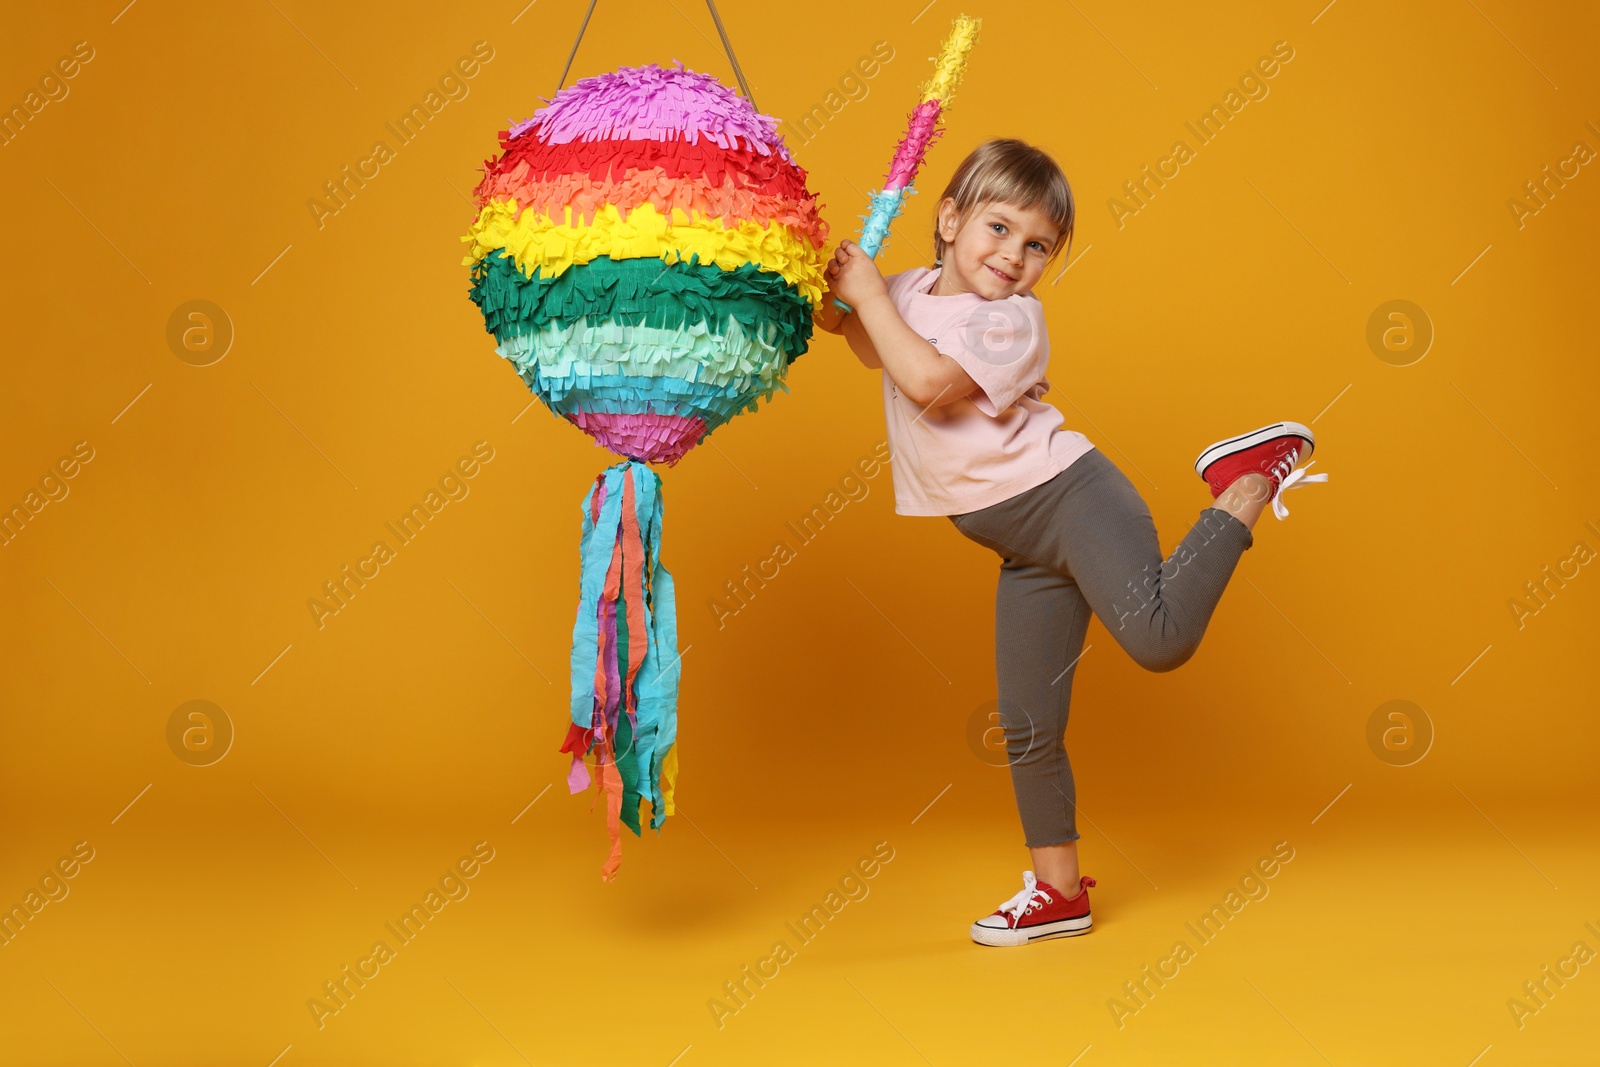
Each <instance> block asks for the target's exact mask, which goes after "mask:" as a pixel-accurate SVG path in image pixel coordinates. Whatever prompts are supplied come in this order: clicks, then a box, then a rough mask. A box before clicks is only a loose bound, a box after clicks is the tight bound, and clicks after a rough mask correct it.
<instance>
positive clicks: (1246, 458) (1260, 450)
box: [1194, 422, 1328, 519]
mask: <svg viewBox="0 0 1600 1067" xmlns="http://www.w3.org/2000/svg"><path fill="white" fill-rule="evenodd" d="M1315 447H1316V439H1315V438H1314V437H1312V436H1311V427H1309V426H1302V425H1301V424H1300V423H1298V422H1275V423H1273V424H1272V425H1271V426H1263V427H1262V428H1261V429H1259V430H1254V431H1252V432H1250V433H1247V434H1244V435H1243V436H1240V437H1230V438H1228V439H1227V440H1225V441H1218V442H1217V443H1216V444H1214V445H1212V446H1211V447H1210V448H1207V449H1206V450H1205V451H1204V452H1202V453H1200V458H1199V459H1197V460H1195V461H1194V469H1195V472H1196V473H1197V474H1199V475H1200V477H1202V478H1204V479H1205V480H1206V484H1208V485H1209V486H1210V487H1211V495H1212V496H1213V497H1217V496H1221V495H1222V492H1223V490H1225V489H1227V488H1228V486H1230V485H1232V484H1233V483H1234V482H1235V481H1237V480H1238V479H1240V478H1241V477H1243V476H1244V475H1246V474H1263V475H1266V477H1267V478H1268V479H1270V480H1271V482H1272V513H1273V514H1274V515H1276V516H1277V517H1278V518H1279V519H1283V518H1286V517H1287V516H1288V514H1289V509H1288V508H1286V507H1284V506H1283V503H1282V501H1280V500H1279V499H1278V498H1279V497H1280V496H1282V495H1283V493H1284V492H1285V491H1286V490H1289V489H1295V488H1298V487H1300V486H1302V485H1304V484H1306V483H1307V482H1325V481H1327V480H1328V476H1327V475H1326V474H1307V473H1306V471H1307V470H1309V469H1310V468H1311V466H1312V464H1310V463H1307V464H1306V465H1305V467H1303V468H1301V469H1300V470H1295V464H1296V463H1299V462H1300V461H1301V460H1302V459H1305V458H1307V457H1308V456H1310V455H1311V450H1312V449H1313V448H1315Z"/></svg>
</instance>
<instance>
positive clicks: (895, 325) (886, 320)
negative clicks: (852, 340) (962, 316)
mask: <svg viewBox="0 0 1600 1067" xmlns="http://www.w3.org/2000/svg"><path fill="white" fill-rule="evenodd" d="M854 314H855V315H856V316H857V317H858V319H859V322H858V325H859V326H861V327H862V328H863V329H865V330H866V332H867V336H868V337H870V338H871V339H872V344H873V347H874V348H876V349H877V351H878V359H879V360H880V361H881V363H882V365H883V370H884V373H885V374H887V375H888V376H889V380H890V381H892V382H894V384H895V385H897V386H899V387H900V392H901V393H902V394H904V396H905V397H906V399H907V400H910V401H911V402H912V403H914V404H922V405H925V406H927V407H935V406H939V405H943V404H949V403H953V402H955V401H957V400H960V399H961V398H962V397H964V396H967V395H968V394H970V393H971V392H972V391H973V390H974V389H976V388H977V387H978V383H977V382H975V381H973V379H972V376H971V375H969V374H968V373H967V372H966V370H965V369H963V368H962V366H961V364H959V363H957V362H956V361H955V360H953V359H951V358H950V357H949V356H947V355H945V354H944V353H943V352H940V351H939V350H938V349H937V348H935V347H933V345H932V344H931V343H930V342H929V341H928V339H927V338H925V337H922V336H920V335H919V334H918V333H917V331H915V330H913V329H912V328H911V327H910V326H908V325H907V324H906V320H905V319H903V318H901V317H900V312H899V311H898V310H896V308H895V306H894V302H893V301H891V300H890V299H889V297H888V296H887V294H885V295H883V296H874V297H871V298H869V299H867V300H865V301H863V302H862V303H861V304H859V305H857V306H856V309H855V312H854Z"/></svg>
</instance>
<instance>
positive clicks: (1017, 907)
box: [998, 871, 1053, 926]
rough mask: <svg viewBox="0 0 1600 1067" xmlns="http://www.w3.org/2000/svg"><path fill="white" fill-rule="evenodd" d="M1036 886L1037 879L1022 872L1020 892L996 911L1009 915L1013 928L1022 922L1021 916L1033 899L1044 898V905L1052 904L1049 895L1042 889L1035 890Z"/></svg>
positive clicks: (1030, 873)
mask: <svg viewBox="0 0 1600 1067" xmlns="http://www.w3.org/2000/svg"><path fill="white" fill-rule="evenodd" d="M1037 885H1038V879H1037V878H1035V877H1034V876H1033V872H1032V871H1023V872H1022V890H1021V891H1020V892H1019V893H1017V895H1016V896H1014V897H1012V898H1011V899H1010V900H1004V901H1001V902H1000V907H999V909H998V910H999V911H1003V912H1006V913H1008V914H1010V916H1011V919H1012V925H1013V926H1015V925H1016V924H1017V923H1018V922H1021V921H1022V916H1023V915H1025V914H1026V913H1027V912H1028V911H1029V909H1030V908H1031V907H1032V905H1033V898H1034V897H1042V898H1044V902H1045V903H1046V904H1050V903H1053V901H1052V900H1051V897H1050V894H1049V893H1046V892H1045V891H1044V890H1043V889H1038V888H1035V887H1036V886H1037Z"/></svg>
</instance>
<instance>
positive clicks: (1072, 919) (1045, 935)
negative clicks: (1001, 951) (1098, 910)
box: [972, 871, 1094, 947]
mask: <svg viewBox="0 0 1600 1067" xmlns="http://www.w3.org/2000/svg"><path fill="white" fill-rule="evenodd" d="M1092 885H1094V879H1093V878H1090V877H1089V876H1088V875H1085V876H1083V877H1082V878H1079V879H1078V895H1077V896H1074V897H1069V896H1067V895H1066V894H1065V893H1063V892H1061V891H1060V890H1059V889H1057V888H1056V887H1055V886H1053V885H1051V884H1050V883H1049V882H1041V881H1039V880H1038V879H1036V878H1034V876H1033V872H1032V871H1023V872H1022V891H1021V892H1019V893H1018V894H1017V895H1016V896H1014V897H1012V898H1011V899H1010V900H1008V901H1006V902H1004V903H1003V904H1001V905H1000V907H998V908H997V909H995V912H994V914H992V915H986V916H984V917H983V918H981V919H979V920H978V921H977V922H975V923H973V924H972V940H974V941H976V942H977V943H978V944H980V945H997V946H1002V947H1009V946H1013V945H1026V944H1029V943H1031V942H1034V941H1046V940H1049V939H1050V938H1052V937H1072V936H1074V935H1077V934H1086V933H1088V932H1089V928H1090V927H1091V926H1093V925H1094V921H1093V920H1092V919H1091V918H1090V917H1089V889H1088V887H1089V886H1092Z"/></svg>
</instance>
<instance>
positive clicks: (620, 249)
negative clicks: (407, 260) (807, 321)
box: [461, 198, 825, 306]
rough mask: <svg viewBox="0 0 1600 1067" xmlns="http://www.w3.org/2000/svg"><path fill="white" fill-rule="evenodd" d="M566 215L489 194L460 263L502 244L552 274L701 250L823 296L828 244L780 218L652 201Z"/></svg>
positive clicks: (525, 265) (706, 256)
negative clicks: (736, 216)
mask: <svg viewBox="0 0 1600 1067" xmlns="http://www.w3.org/2000/svg"><path fill="white" fill-rule="evenodd" d="M561 217H562V219H563V221H561V222H557V221H555V219H553V218H552V217H551V216H550V215H548V214H544V213H541V212H537V211H533V210H531V209H530V210H527V211H522V210H520V209H519V208H518V206H517V202H516V200H514V199H510V198H505V199H495V200H490V201H489V202H488V203H487V204H485V205H484V206H483V210H481V211H480V212H479V213H478V219H477V221H476V222H474V223H473V224H472V231H471V232H470V233H469V234H467V236H465V237H463V238H462V239H461V240H462V241H463V242H465V243H466V244H467V245H468V246H469V254H468V255H467V256H466V257H465V258H464V259H463V260H462V261H461V262H462V263H463V264H464V265H466V266H471V265H472V264H474V263H476V262H478V260H480V259H482V258H483V257H485V256H487V255H489V254H490V253H491V252H497V251H499V250H500V249H505V250H506V251H507V252H508V253H510V256H511V259H512V260H513V262H515V263H516V265H517V269H518V270H520V271H521V272H522V273H523V275H524V276H526V277H530V278H531V277H532V276H533V272H534V270H535V268H543V271H542V274H543V276H545V277H551V278H554V277H559V276H560V275H562V274H563V273H565V272H566V269H567V268H568V267H573V266H581V265H582V264H584V263H587V262H589V261H590V260H592V259H597V258H599V257H600V256H610V257H611V258H612V259H651V258H659V259H662V260H665V261H666V262H668V263H676V262H678V261H680V260H682V261H687V260H688V259H689V257H690V256H692V255H695V254H698V255H699V257H700V258H699V261H700V262H701V263H707V264H710V263H714V264H716V265H717V266H718V267H721V268H722V269H723V270H736V269H738V268H739V267H741V266H743V265H744V264H746V263H754V264H756V267H757V269H758V270H764V271H773V272H775V273H777V274H780V275H782V276H783V278H784V280H785V281H787V282H789V283H790V284H792V285H794V286H795V287H796V289H797V290H798V292H799V295H800V297H801V298H802V299H804V300H807V301H809V302H810V303H811V304H812V305H813V306H820V305H821V303H822V290H823V282H824V278H823V273H822V271H823V266H824V263H823V260H824V258H825V257H824V252H823V250H821V249H818V248H814V247H813V246H812V245H811V244H810V242H808V241H806V240H805V239H803V238H801V237H797V236H795V234H794V233H793V232H792V231H791V230H790V229H789V228H788V227H786V226H783V225H781V224H779V223H778V222H776V221H769V222H767V223H766V224H765V225H761V224H758V223H755V222H749V221H742V222H739V223H737V224H736V225H734V226H726V225H724V223H723V219H722V217H720V216H717V217H709V218H708V217H705V216H703V215H701V214H700V213H698V212H696V213H694V214H693V215H692V216H691V215H690V214H688V213H685V212H684V211H683V210H682V209H680V208H673V209H672V214H671V217H670V221H669V218H668V216H666V215H663V214H661V213H660V212H659V211H657V210H656V207H655V205H654V204H650V203H644V204H640V205H639V206H638V207H635V208H633V209H632V210H630V211H629V212H628V217H627V219H626V220H624V219H623V217H622V214H621V213H620V212H619V211H618V210H617V208H616V205H614V204H605V205H603V206H601V207H600V209H599V210H598V211H596V212H595V213H594V219H593V221H592V222H590V223H587V224H584V225H577V226H574V225H572V223H571V219H572V210H571V208H570V207H564V208H562V209H561Z"/></svg>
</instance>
